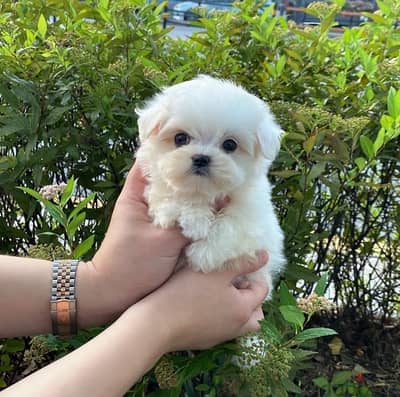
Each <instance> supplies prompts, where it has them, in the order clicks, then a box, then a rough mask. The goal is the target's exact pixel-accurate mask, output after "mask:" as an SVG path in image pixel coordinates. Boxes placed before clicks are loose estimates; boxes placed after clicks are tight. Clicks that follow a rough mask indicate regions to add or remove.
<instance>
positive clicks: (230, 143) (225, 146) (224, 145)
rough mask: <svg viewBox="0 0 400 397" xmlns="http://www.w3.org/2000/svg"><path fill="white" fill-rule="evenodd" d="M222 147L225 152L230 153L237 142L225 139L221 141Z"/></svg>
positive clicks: (234, 148) (235, 147)
mask: <svg viewBox="0 0 400 397" xmlns="http://www.w3.org/2000/svg"><path fill="white" fill-rule="evenodd" d="M222 148H223V149H224V150H225V152H228V153H231V152H234V151H235V150H236V149H237V143H236V142H235V141H234V140H233V139H227V140H226V141H224V142H222Z"/></svg>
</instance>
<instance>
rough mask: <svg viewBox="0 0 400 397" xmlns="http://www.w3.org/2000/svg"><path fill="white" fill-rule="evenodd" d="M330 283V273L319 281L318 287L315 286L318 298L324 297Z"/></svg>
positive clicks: (325, 274)
mask: <svg viewBox="0 0 400 397" xmlns="http://www.w3.org/2000/svg"><path fill="white" fill-rule="evenodd" d="M327 283H328V273H324V274H323V275H322V276H321V278H320V279H319V280H318V283H317V285H316V286H315V289H314V292H315V293H316V294H317V295H318V296H323V295H324V293H325V289H326V285H327Z"/></svg>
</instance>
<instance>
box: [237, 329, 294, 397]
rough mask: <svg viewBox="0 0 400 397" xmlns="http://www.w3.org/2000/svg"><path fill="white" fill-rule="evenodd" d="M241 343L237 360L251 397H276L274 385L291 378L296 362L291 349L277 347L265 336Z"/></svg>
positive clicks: (241, 376) (258, 336) (241, 377)
mask: <svg viewBox="0 0 400 397" xmlns="http://www.w3.org/2000/svg"><path fill="white" fill-rule="evenodd" d="M249 340H250V339H246V341H245V343H241V352H240V355H239V356H238V358H237V364H238V365H239V367H240V379H241V381H242V382H243V383H245V384H246V385H247V387H248V389H249V395H250V397H266V396H269V395H274V385H278V384H281V383H282V382H283V381H284V380H285V379H287V378H288V377H289V371H290V369H291V367H292V364H293V362H294V360H295V357H294V356H293V353H292V352H291V351H290V349H288V348H285V347H282V346H275V345H274V344H271V343H269V342H268V340H267V339H266V338H265V337H264V336H263V335H261V334H260V335H257V336H256V337H254V338H251V342H250V343H248V341H249Z"/></svg>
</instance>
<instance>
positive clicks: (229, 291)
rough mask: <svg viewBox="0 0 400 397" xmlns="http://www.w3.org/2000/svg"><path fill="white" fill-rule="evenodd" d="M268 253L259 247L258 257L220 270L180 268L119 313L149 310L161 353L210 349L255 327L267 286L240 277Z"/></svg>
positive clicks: (264, 258) (243, 276) (257, 323)
mask: <svg viewBox="0 0 400 397" xmlns="http://www.w3.org/2000/svg"><path fill="white" fill-rule="evenodd" d="M267 257H268V256H267V253H266V252H265V251H260V252H258V253H257V261H254V262H248V261H245V260H241V261H239V266H238V267H236V268H234V269H232V268H231V269H227V270H225V271H221V272H211V273H199V272H195V271H193V270H192V269H190V268H184V269H181V270H180V271H178V272H177V273H176V274H174V275H173V276H172V277H171V278H170V279H169V280H168V281H167V282H166V283H165V284H164V285H163V286H161V287H160V288H159V289H158V290H156V291H154V292H153V293H152V294H150V295H149V296H147V297H146V298H144V299H142V300H141V301H140V302H138V303H136V305H134V306H132V308H130V309H128V310H127V312H126V313H124V315H123V316H129V315H130V312H135V313H137V312H143V313H148V314H149V315H150V316H151V318H149V321H151V322H152V323H153V328H154V332H156V333H161V335H159V337H158V340H160V341H163V342H162V343H161V346H162V348H163V350H162V351H161V352H160V353H161V354H164V353H167V352H171V351H178V350H187V349H191V350H202V349H208V348H211V347H212V346H215V345H217V344H219V343H222V342H225V341H227V340H231V339H234V338H237V337H239V336H243V335H245V334H247V333H249V332H256V331H259V330H260V325H259V321H260V320H262V319H263V318H264V315H263V311H262V303H263V301H264V300H265V297H266V296H267V293H268V290H267V286H266V284H265V282H263V280H261V279H259V280H256V281H254V280H247V281H246V282H243V280H244V279H246V275H248V274H249V273H251V272H254V271H257V270H258V269H260V268H261V267H262V266H265V264H266V262H267ZM238 279H242V281H241V282H240V283H239V284H238V283H236V282H235V280H238ZM155 330H157V331H155Z"/></svg>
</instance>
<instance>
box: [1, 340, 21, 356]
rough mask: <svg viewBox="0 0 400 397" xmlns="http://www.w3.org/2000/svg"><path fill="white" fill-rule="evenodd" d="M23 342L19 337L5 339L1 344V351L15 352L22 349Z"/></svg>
mask: <svg viewBox="0 0 400 397" xmlns="http://www.w3.org/2000/svg"><path fill="white" fill-rule="evenodd" d="M24 348H25V342H24V341H23V340H21V339H7V340H6V341H5V343H4V344H3V351H5V352H7V353H15V352H20V351H22V350H24Z"/></svg>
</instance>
